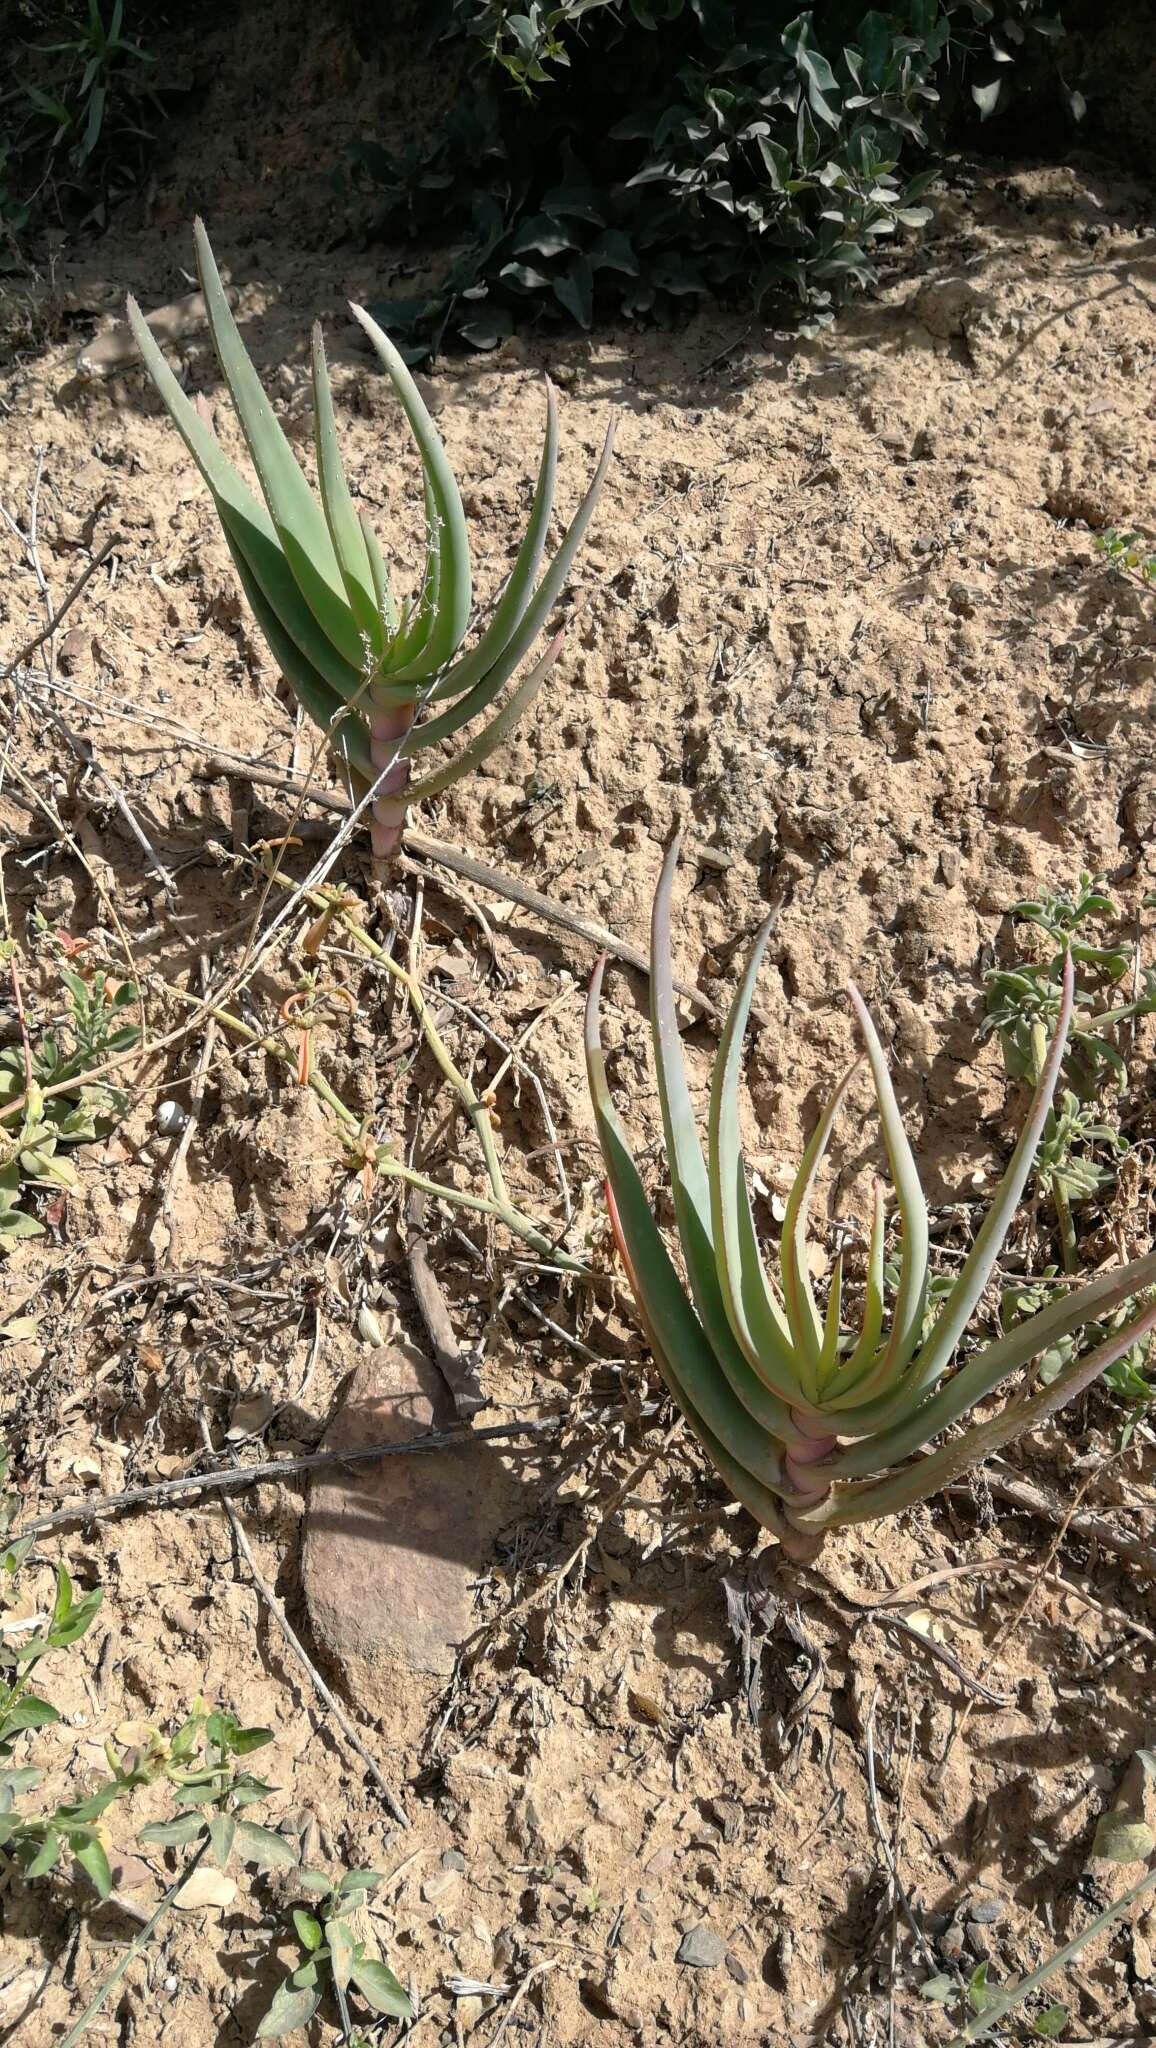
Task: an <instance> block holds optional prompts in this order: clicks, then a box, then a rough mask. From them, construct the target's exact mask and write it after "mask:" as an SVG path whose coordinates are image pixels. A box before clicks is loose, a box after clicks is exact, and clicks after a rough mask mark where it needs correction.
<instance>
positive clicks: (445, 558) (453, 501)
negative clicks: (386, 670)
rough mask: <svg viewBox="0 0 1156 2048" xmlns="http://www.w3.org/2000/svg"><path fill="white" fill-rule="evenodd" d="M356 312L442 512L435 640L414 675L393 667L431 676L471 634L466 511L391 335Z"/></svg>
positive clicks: (396, 676)
mask: <svg viewBox="0 0 1156 2048" xmlns="http://www.w3.org/2000/svg"><path fill="white" fill-rule="evenodd" d="M350 311H351V312H352V314H353V317H354V319H355V320H356V321H357V322H358V324H359V325H360V326H361V327H362V328H363V329H364V330H365V333H366V334H367V335H368V336H369V339H370V341H371V342H372V344H373V346H374V348H375V349H376V351H377V354H378V355H379V356H380V358H381V361H382V363H383V364H384V365H385V368H386V371H387V372H388V375H389V379H390V382H391V384H392V385H393V388H394V390H395V391H396V393H397V395H398V397H399V399H400V400H401V403H402V407H403V409H404V411H405V416H406V418H407V420H408V421H409V424H410V429H411V431H412V433H413V437H414V440H415V441H416V442H417V445H418V450H419V452H420V454H421V460H422V467H423V469H424V471H425V475H426V478H427V480H428V483H429V488H430V495H431V499H432V504H433V508H434V514H435V517H436V541H437V559H438V563H439V579H438V593H437V608H436V611H435V613H434V616H433V620H432V624H431V629H430V634H429V639H428V641H427V642H426V644H425V646H424V647H423V649H422V652H421V655H420V657H419V658H418V659H417V660H416V661H414V662H413V663H412V664H411V668H412V677H411V674H407V672H406V670H405V669H404V668H403V669H401V670H400V671H398V670H395V671H393V672H392V680H393V681H394V682H408V681H410V680H411V679H413V680H417V679H419V678H420V677H422V676H425V675H428V674H429V673H430V672H431V671H433V670H436V669H439V668H441V667H443V666H444V664H445V663H446V662H448V661H450V660H452V658H453V656H454V654H455V653H456V652H457V649H458V648H459V646H460V645H461V642H462V640H463V638H464V637H465V632H466V628H467V626H468V625H469V622H470V607H471V604H472V602H473V585H472V580H471V575H470V548H469V539H468V536H467V533H466V515H465V513H464V511H463V510H462V500H461V493H460V492H459V490H458V486H457V480H456V478H455V476H454V473H453V470H452V469H451V467H450V462H449V457H448V456H447V454H446V451H445V449H444V448H443V446H442V443H441V437H440V435H439V434H438V431H437V428H436V427H435V426H434V423H433V421H432V420H431V418H430V416H429V413H428V411H427V409H426V406H425V403H424V401H423V399H422V395H421V393H420V391H419V390H418V388H417V385H416V384H415V383H414V380H413V378H412V376H411V375H410V373H409V370H408V368H407V367H406V364H405V363H404V362H403V360H402V358H401V356H400V355H399V354H398V352H397V350H396V349H395V347H394V345H393V343H392V342H391V341H390V339H389V337H388V335H386V334H383V333H382V331H381V328H380V327H379V326H378V324H377V322H376V320H374V319H371V317H370V315H369V314H368V313H367V312H366V311H365V309H364V307H362V306H351V307H350Z"/></svg>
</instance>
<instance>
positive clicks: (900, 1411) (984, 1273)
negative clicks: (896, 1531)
mask: <svg viewBox="0 0 1156 2048" xmlns="http://www.w3.org/2000/svg"><path fill="white" fill-rule="evenodd" d="M1073 992H1074V980H1073V969H1072V957H1071V954H1070V953H1068V954H1066V955H1065V960H1064V981H1063V995H1062V997H1061V1000H1060V1014H1059V1018H1058V1021H1057V1024H1056V1033H1055V1037H1054V1038H1053V1040H1052V1043H1051V1045H1050V1047H1049V1049H1048V1056H1047V1059H1046V1061H1045V1063H1044V1068H1043V1072H1042V1073H1041V1075H1040V1079H1039V1083H1038V1085H1037V1087H1036V1091H1035V1094H1034V1095H1033V1096H1032V1101H1031V1107H1030V1108H1029V1110H1028V1114H1027V1119H1026V1121H1025V1123H1024V1127H1023V1129H1022V1130H1021V1132H1020V1135H1019V1137H1018V1139H1017V1140H1016V1145H1015V1149H1014V1151H1013V1152H1012V1156H1011V1159H1010V1160H1009V1162H1008V1167H1007V1171H1006V1173H1005V1174H1004V1177H1003V1179H1002V1180H1001V1182H1000V1184H999V1186H998V1188H997V1189H996V1191H995V1194H994V1195H993V1197H992V1200H991V1203H990V1205H989V1207H988V1212H987V1215H986V1216H985V1217H984V1219H983V1222H982V1223H981V1224H980V1227H979V1229H978V1230H977V1232H976V1235H975V1243H974V1244H973V1245H972V1248H971V1250H970V1252H969V1253H968V1255H967V1258H966V1259H965V1260H964V1263H963V1265H962V1266H961V1268H960V1271H959V1274H958V1277H957V1279H956V1282H955V1285H954V1287H953V1288H952V1290H951V1293H950V1294H949V1295H948V1297H947V1300H946V1301H945V1302H944V1305H943V1307H942V1309H941V1310H940V1312H939V1315H938V1316H937V1318H936V1321H935V1324H934V1326H933V1328H932V1331H931V1334H930V1336H929V1337H928V1339H927V1341H926V1343H925V1344H924V1345H923V1347H922V1349H921V1350H920V1351H919V1352H918V1353H917V1354H916V1356H915V1358H914V1359H913V1360H912V1363H911V1366H910V1368H909V1371H908V1373H907V1377H906V1379H905V1380H904V1381H903V1382H902V1383H901V1385H900V1386H899V1388H898V1389H897V1391H896V1392H895V1393H894V1394H892V1395H890V1396H885V1397H884V1398H883V1399H882V1400H881V1401H880V1402H878V1403H876V1404H874V1405H871V1404H868V1406H866V1407H865V1408H863V1409H862V1410H860V1412H859V1421H860V1422H862V1423H864V1424H868V1425H869V1426H870V1427H871V1428H872V1429H874V1430H885V1429H888V1428H890V1426H891V1424H892V1423H894V1422H899V1421H901V1420H902V1419H903V1417H904V1416H906V1415H908V1414H909V1413H910V1411H911V1408H912V1406H913V1405H914V1403H915V1402H916V1401H919V1400H921V1399H922V1398H923V1396H924V1395H925V1394H928V1393H930V1391H931V1389H932V1388H933V1387H934V1386H935V1385H936V1383H937V1381H938V1380H939V1379H940V1378H941V1376H942V1374H943V1373H944V1372H945V1371H946V1370H947V1367H948V1365H949V1364H950V1363H951V1359H952V1357H953V1355H954V1353H955V1348H956V1346H957V1344H958V1343H959V1341H960V1338H961V1337H962V1336H963V1333H964V1331H965V1330H966V1329H967V1326H968V1324H969V1322H970V1321H971V1318H972V1314H973V1312H974V1310H975V1308H976V1305H977V1303H978V1302H979V1299H980V1296H981V1295H982V1293H983V1290H984V1288H985V1287H986V1286H987V1283H988V1281H989V1280H990V1278H991V1275H992V1271H993V1269H994V1267H995V1263H996V1260H997V1259H998V1258H999V1255H1000V1252H1001V1250H1002V1249H1003V1242H1004V1239H1005V1238H1006V1236H1007V1234H1008V1231H1009V1230H1010V1229H1011V1226H1012V1221H1013V1218H1014V1216H1015V1212H1016V1209H1017V1207H1018V1205H1019V1200H1020V1196H1021V1195H1022V1194H1023V1191H1024V1188H1025V1187H1026V1185H1027V1179H1028V1175H1029V1174H1030V1172H1031V1170H1032V1163H1033V1161H1034V1159H1035V1156H1036V1152H1037V1150H1038V1148H1039V1142H1040V1138H1041V1136H1042V1134H1043V1128H1044V1124H1045V1122H1046V1120H1047V1114H1048V1110H1049V1109H1050V1107H1051V1101H1052V1096H1053V1095H1054V1094H1055V1091H1056V1082H1057V1081H1058V1079H1059V1074H1060V1067H1061V1065H1062V1063H1063V1057H1064V1047H1065V1045H1066V1043H1067V1037H1068V1027H1069V1025H1070V1023H1071V1020H1072V1000H1073ZM849 1420H850V1416H849V1414H848V1415H843V1416H841V1418H840V1427H842V1426H843V1424H844V1423H845V1422H848V1421H849ZM855 1433H856V1434H858V1433H859V1431H858V1429H856V1432H855Z"/></svg>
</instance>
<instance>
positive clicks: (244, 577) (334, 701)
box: [219, 507, 373, 782]
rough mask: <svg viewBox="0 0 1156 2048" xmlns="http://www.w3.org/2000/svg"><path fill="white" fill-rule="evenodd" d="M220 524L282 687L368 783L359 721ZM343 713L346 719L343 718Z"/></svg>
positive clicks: (226, 516)
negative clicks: (306, 651) (283, 620)
mask: <svg viewBox="0 0 1156 2048" xmlns="http://www.w3.org/2000/svg"><path fill="white" fill-rule="evenodd" d="M219 509H220V512H221V523H222V525H223V527H224V531H225V540H226V542H227V544H228V548H229V553H230V554H231V555H232V557H233V567H234V568H235V569H236V571H237V576H238V580H239V581H240V585H241V589H242V590H243V592H244V594H245V600H246V603H247V604H248V606H249V610H250V611H251V612H252V614H253V617H254V618H255V619H256V621H257V624H258V626H259V627H260V629H261V632H262V634H263V635H264V638H265V640H266V641H267V643H268V647H269V652H270V654H271V655H272V656H273V659H274V661H275V662H276V664H277V667H278V668H279V669H280V671H281V674H282V675H283V676H284V677H285V680H286V682H287V683H288V684H289V685H290V688H291V689H292V690H293V691H294V693H295V695H296V696H297V697H298V698H299V699H300V701H301V704H302V705H303V707H304V709H305V712H306V714H307V716H308V717H309V718H311V719H312V720H313V723H314V725H316V726H319V727H320V728H321V730H322V732H324V733H328V735H329V742H330V745H331V746H332V748H333V750H334V752H335V753H336V754H337V755H339V756H341V757H343V758H344V759H346V760H348V762H349V763H350V765H351V767H353V768H354V769H355V770H356V771H357V773H358V774H360V775H362V776H363V777H364V778H365V779H366V781H368V782H372V781H373V764H372V761H371V759H370V752H369V735H368V733H367V732H366V730H365V727H364V725H363V724H362V723H361V721H360V719H359V718H358V717H357V716H356V715H355V714H354V713H352V712H348V711H347V710H346V706H345V700H344V698H342V697H340V696H338V694H337V691H336V690H334V689H332V688H331V687H330V685H329V684H328V683H327V682H326V680H325V678H324V676H322V675H320V674H319V673H318V671H317V670H316V669H315V668H314V667H313V664H312V663H311V662H310V661H309V660H308V659H307V657H306V656H305V655H304V654H303V653H302V652H301V649H300V647H299V646H298V644H297V642H296V640H294V639H293V637H292V635H291V634H289V633H287V632H286V630H285V628H284V626H283V625H282V623H281V620H280V619H279V618H278V616H277V613H276V611H275V610H274V609H273V606H272V605H271V604H270V603H269V600H268V599H267V597H266V595H265V592H264V591H263V590H262V588H261V585H260V584H259V582H258V581H257V578H256V576H255V575H254V573H253V571H252V569H251V568H250V566H249V563H248V561H247V559H246V557H245V555H244V552H243V551H242V549H241V548H240V547H239V546H238V545H237V544H236V543H235V541H234V539H233V533H232V517H233V515H232V513H231V511H228V510H226V509H225V508H224V507H221V508H219ZM342 714H344V715H342Z"/></svg>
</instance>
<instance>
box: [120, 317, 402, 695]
mask: <svg viewBox="0 0 1156 2048" xmlns="http://www.w3.org/2000/svg"><path fill="white" fill-rule="evenodd" d="M127 310H128V320H129V325H130V327H131V328H132V332H133V337H134V339H135V341H136V345H137V347H138V349H139V350H140V354H141V359H142V361H143V362H144V365H145V368H146V369H147V371H148V373H149V375H150V377H151V378H152V380H153V383H154V384H155V386H156V389H157V392H158V395H159V396H160V398H161V401H162V403H163V404H164V406H165V408H166V410H167V411H168V414H169V417H170V418H171V420H172V422H173V425H174V426H175V427H176V429H177V432H178V433H179V434H180V436H181V439H182V440H183V442H184V444H185V446H186V448H187V449H188V451H189V453H190V455H191V456H192V458H193V460H194V462H195V463H196V465H197V468H198V469H199V470H200V472H201V475H202V476H203V477H204V480H205V482H206V484H207V485H208V487H209V490H210V492H211V493H212V497H213V502H214V504H215V506H216V509H217V515H218V517H219V518H220V520H221V522H222V525H224V524H225V521H226V512H228V514H229V532H228V534H227V538H230V539H231V543H233V544H235V545H236V546H239V547H240V548H241V550H242V552H243V554H244V556H245V558H246V560H247V561H248V563H249V567H250V570H251V572H252V575H253V577H254V579H255V581H256V583H257V585H258V586H259V588H260V589H261V590H262V591H263V593H264V595H265V597H266V599H267V601H268V604H269V605H270V606H271V607H272V609H273V611H274V612H275V613H276V615H277V617H278V618H279V619H280V621H281V624H282V625H283V627H284V628H285V631H286V632H287V633H288V634H289V635H290V636H291V638H292V639H293V640H294V641H295V643H296V645H297V646H298V647H299V648H300V649H301V652H302V654H303V655H304V656H305V658H306V660H307V661H308V663H309V665H310V667H311V668H313V669H315V670H316V671H317V672H318V673H319V674H320V675H322V676H323V677H324V678H325V681H326V682H327V683H328V684H330V686H331V687H332V688H333V689H335V690H337V691H338V693H339V694H340V695H341V696H343V697H345V698H349V697H353V696H356V694H357V693H358V691H359V690H360V689H361V687H362V676H361V673H360V670H359V669H357V668H354V667H352V666H351V665H350V663H349V662H348V661H346V660H345V659H344V657H343V656H342V655H340V654H339V653H338V651H337V649H336V648H335V647H334V646H333V645H332V644H331V642H330V641H329V639H328V638H327V636H326V634H325V633H324V632H323V631H322V628H321V627H320V625H319V624H318V622H317V620H316V618H315V617H314V615H313V613H312V612H311V611H310V609H309V606H308V605H307V604H306V602H305V599H304V597H303V596H302V595H301V592H300V590H299V589H298V587H297V584H296V582H295V580H294V577H293V573H292V571H291V569H290V567H289V564H288V562H287V560H286V558H285V554H284V551H283V549H282V547H281V543H280V541H279V539H278V537H277V533H276V529H275V528H274V525H273V522H272V520H271V519H270V517H269V514H268V512H267V511H266V509H265V507H264V505H262V504H261V502H260V500H259V499H257V498H255V497H254V495H253V493H252V491H251V490H250V489H249V486H248V484H247V483H246V482H245V480H244V478H243V477H242V476H241V475H240V474H239V472H238V471H237V470H236V469H234V467H233V464H232V463H231V462H230V461H229V458H228V456H227V455H226V454H225V451H224V449H223V448H222V447H221V444H220V442H219V441H218V439H217V437H216V435H215V434H214V433H213V432H212V431H211V429H210V428H209V427H207V426H206V424H205V422H204V420H203V419H202V418H201V415H200V413H199V412H198V411H197V408H196V406H195V405H194V404H193V402H192V400H191V399H190V398H188V397H187V396H186V394H185V393H184V392H183V391H182V389H181V387H180V385H179V384H178V382H177V380H176V378H175V377H174V375H173V373H172V371H171V370H170V368H169V366H168V364H167V362H166V361H165V359H164V356H163V355H162V354H161V351H160V349H159V348H158V346H157V343H156V339H155V337H154V335H153V333H152V330H151V328H150V327H149V326H148V324H147V322H146V321H145V319H144V317H143V315H142V314H141V310H140V307H139V306H138V305H137V303H136V300H135V299H131V298H130V299H129V301H128V309H127ZM290 680H291V678H290Z"/></svg>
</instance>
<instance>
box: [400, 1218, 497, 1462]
mask: <svg viewBox="0 0 1156 2048" xmlns="http://www.w3.org/2000/svg"><path fill="white" fill-rule="evenodd" d="M425 1206H426V1198H425V1195H424V1194H423V1193H422V1191H421V1189H420V1188H415V1189H414V1190H413V1193H412V1194H411V1195H410V1198H409V1203H408V1206H407V1209H406V1223H407V1226H408V1228H407V1230H406V1256H407V1259H408V1263H409V1279H410V1285H411V1287H412V1288H413V1298H414V1300H415V1301H416V1303H417V1306H418V1313H419V1315H420V1316H421V1319H422V1322H423V1323H424V1324H425V1329H426V1334H427V1336H428V1337H429V1341H430V1345H431V1347H432V1349H433V1355H434V1364H435V1365H436V1366H437V1369H438V1371H439V1372H440V1374H441V1376H442V1378H443V1380H444V1381H445V1383H446V1385H447V1387H448V1388H449V1390H450V1393H451V1394H452V1395H453V1401H454V1409H455V1411H456V1414H457V1418H458V1421H459V1422H468V1421H469V1419H470V1416H471V1415H476V1414H477V1412H478V1410H479V1408H484V1407H485V1406H486V1396H485V1395H484V1393H483V1392H482V1389H481V1387H480V1385H479V1384H478V1376H477V1373H476V1372H475V1370H474V1368H473V1366H472V1365H471V1364H470V1362H469V1360H468V1359H467V1358H464V1357H463V1355H462V1350H461V1346H460V1345H459V1343H458V1340H457V1337H456V1336H455V1334H454V1326H453V1323H452V1322H451V1320H450V1312H449V1309H448V1308H447V1306H446V1298H445V1295H444V1294H443V1293H442V1289H441V1282H440V1281H439V1279H438V1277H437V1274H436V1273H435V1272H434V1270H433V1267H432V1266H431V1265H430V1262H429V1243H428V1241H427V1238H426V1234H425V1227H424V1221H425Z"/></svg>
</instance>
